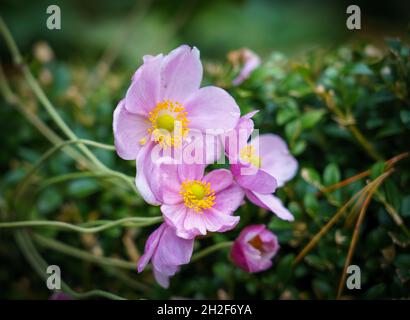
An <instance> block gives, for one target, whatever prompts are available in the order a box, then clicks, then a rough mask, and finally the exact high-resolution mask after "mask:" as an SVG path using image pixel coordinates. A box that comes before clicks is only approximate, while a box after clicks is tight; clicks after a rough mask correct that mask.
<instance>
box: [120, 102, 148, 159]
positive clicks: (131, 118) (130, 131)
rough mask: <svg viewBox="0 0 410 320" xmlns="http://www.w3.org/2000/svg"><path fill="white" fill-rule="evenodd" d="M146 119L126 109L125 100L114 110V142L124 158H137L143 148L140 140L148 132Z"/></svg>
mask: <svg viewBox="0 0 410 320" xmlns="http://www.w3.org/2000/svg"><path fill="white" fill-rule="evenodd" d="M148 127H149V125H148V123H147V122H146V119H145V118H143V117H141V116H138V115H136V114H133V113H130V112H128V111H127V110H126V109H125V103H124V100H121V101H120V103H119V104H118V106H117V108H116V109H115V111H114V119H113V130H114V144H115V149H116V150H117V153H118V155H119V156H120V157H121V158H123V159H124V160H135V159H136V158H137V154H138V152H139V150H140V149H141V144H140V142H139V141H140V140H141V139H142V138H143V137H145V136H146V135H147V134H148V132H147V130H148Z"/></svg>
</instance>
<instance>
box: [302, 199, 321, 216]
mask: <svg viewBox="0 0 410 320" xmlns="http://www.w3.org/2000/svg"><path fill="white" fill-rule="evenodd" d="M303 203H304V205H305V208H306V211H307V213H308V214H309V215H310V216H311V217H312V218H313V219H316V218H317V216H318V212H319V202H318V201H317V199H316V197H315V194H314V193H306V194H305V196H304V198H303Z"/></svg>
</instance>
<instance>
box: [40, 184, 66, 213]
mask: <svg viewBox="0 0 410 320" xmlns="http://www.w3.org/2000/svg"><path fill="white" fill-rule="evenodd" d="M62 203H63V197H62V195H61V194H60V193H59V192H58V191H57V189H47V190H46V191H44V192H43V193H42V194H41V196H40V198H39V199H38V202H37V207H38V210H39V211H40V212H41V213H43V214H47V213H49V212H51V211H53V210H56V209H57V208H58V207H60V205H61V204H62Z"/></svg>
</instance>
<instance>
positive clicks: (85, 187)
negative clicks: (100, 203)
mask: <svg viewBox="0 0 410 320" xmlns="http://www.w3.org/2000/svg"><path fill="white" fill-rule="evenodd" d="M98 189H99V186H98V184H97V182H96V181H94V180H91V179H81V180H77V181H73V182H71V183H70V184H69V186H68V193H69V194H71V195H72V196H74V197H77V198H84V197H87V196H89V195H91V194H93V193H95V192H96V191H98Z"/></svg>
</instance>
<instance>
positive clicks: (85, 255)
mask: <svg viewBox="0 0 410 320" xmlns="http://www.w3.org/2000/svg"><path fill="white" fill-rule="evenodd" d="M32 236H33V239H34V241H35V242H37V243H38V244H39V245H41V246H43V247H45V248H49V249H52V250H55V251H59V252H61V253H64V254H66V255H69V256H72V257H75V258H78V259H82V260H85V261H88V262H92V263H96V264H100V265H104V266H111V267H118V268H123V269H127V270H133V271H135V270H136V268H137V267H136V264H135V263H134V262H129V261H125V260H122V259H118V258H108V257H100V256H96V255H93V254H91V253H89V252H87V251H84V250H80V249H77V248H74V247H72V246H69V245H66V244H64V243H62V242H59V241H56V240H53V239H50V238H47V237H44V236H41V235H39V234H33V235H32Z"/></svg>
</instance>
